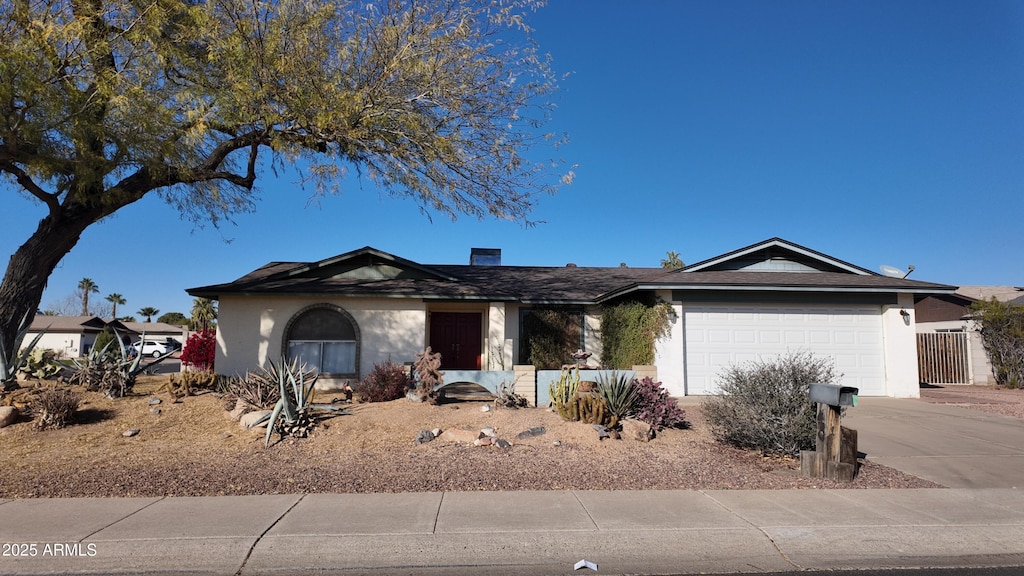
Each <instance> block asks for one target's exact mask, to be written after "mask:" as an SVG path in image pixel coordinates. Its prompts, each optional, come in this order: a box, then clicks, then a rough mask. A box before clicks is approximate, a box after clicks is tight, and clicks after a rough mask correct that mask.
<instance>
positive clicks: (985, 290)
mask: <svg viewBox="0 0 1024 576" xmlns="http://www.w3.org/2000/svg"><path fill="white" fill-rule="evenodd" d="M992 298H995V299H996V300H999V301H1000V302H1014V301H1016V300H1020V301H1022V302H1024V291H1022V289H1021V288H1018V287H1015V286H961V287H959V288H957V290H956V293H954V294H929V295H927V296H924V297H922V298H920V299H918V301H917V302H916V303H915V304H914V308H915V311H916V313H917V322H916V324H915V328H916V330H917V332H918V334H919V336H918V362H919V368H920V376H921V381H922V382H925V383H929V384H974V385H983V384H984V385H992V384H995V376H993V374H992V365H991V364H990V363H989V360H988V355H987V354H986V353H985V348H984V345H983V342H982V338H981V335H980V334H978V331H977V327H976V326H975V324H974V322H972V321H971V305H972V304H974V303H975V302H977V301H979V300H989V299H992Z"/></svg>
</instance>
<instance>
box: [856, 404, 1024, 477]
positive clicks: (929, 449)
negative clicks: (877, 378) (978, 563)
mask: <svg viewBox="0 0 1024 576" xmlns="http://www.w3.org/2000/svg"><path fill="white" fill-rule="evenodd" d="M843 425H844V426H846V427H848V428H854V429H856V430H857V433H858V448H859V450H860V451H861V452H863V453H865V454H867V459H868V460H871V461H872V462H877V463H879V464H883V465H885V466H889V467H891V468H896V469H897V470H902V471H903V472H907V473H908V474H913V475H914V476H917V477H919V478H924V479H926V480H931V481H932V482H936V483H938V484H942V485H943V486H948V487H950V488H1016V487H1024V420H1021V419H1019V418H1012V417H1008V416H999V415H995V414H987V413H985V412H979V411H976V410H970V409H967V408H960V407H957V406H949V405H944V404H930V403H928V402H925V401H922V400H916V399H895V398H861V399H860V405H859V406H857V407H855V408H850V409H849V410H848V411H847V414H846V417H844V418H843Z"/></svg>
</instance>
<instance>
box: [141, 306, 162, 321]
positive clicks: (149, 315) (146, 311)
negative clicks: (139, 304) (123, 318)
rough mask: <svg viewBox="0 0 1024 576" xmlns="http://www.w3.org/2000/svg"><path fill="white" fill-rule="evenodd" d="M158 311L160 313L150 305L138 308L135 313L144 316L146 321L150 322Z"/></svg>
mask: <svg viewBox="0 0 1024 576" xmlns="http://www.w3.org/2000/svg"><path fill="white" fill-rule="evenodd" d="M159 313H160V311H159V310H157V309H156V308H153V307H152V306H146V307H145V308H139V311H138V312H137V314H138V315H139V316H145V317H146V322H152V321H153V316H156V315H157V314H159Z"/></svg>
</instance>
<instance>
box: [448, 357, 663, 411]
mask: <svg viewBox="0 0 1024 576" xmlns="http://www.w3.org/2000/svg"><path fill="white" fill-rule="evenodd" d="M616 375H625V376H626V377H627V378H630V379H632V378H638V379H642V378H645V377H649V378H651V379H653V380H657V379H658V369H657V367H655V366H634V367H633V369H632V370H581V371H580V380H590V381H594V382H598V381H600V380H601V379H602V378H613V377H616ZM561 376H562V371H561V370H537V369H536V368H535V367H534V366H530V365H516V366H513V367H512V370H445V371H444V376H442V381H443V382H444V386H447V385H449V384H456V383H459V382H469V383H472V384H478V385H480V386H482V387H483V388H486V389H487V390H488V391H489V392H490V393H492V394H494V395H497V394H498V391H499V390H500V389H501V386H502V385H503V384H505V385H512V386H514V390H515V392H516V393H517V394H519V395H520V396H522V397H524V398H526V400H527V402H529V403H530V406H547V405H548V404H550V402H551V398H550V393H549V389H550V387H551V384H552V383H553V382H557V381H558V379H559V378H560V377H561ZM444 386H441V388H443V387H444Z"/></svg>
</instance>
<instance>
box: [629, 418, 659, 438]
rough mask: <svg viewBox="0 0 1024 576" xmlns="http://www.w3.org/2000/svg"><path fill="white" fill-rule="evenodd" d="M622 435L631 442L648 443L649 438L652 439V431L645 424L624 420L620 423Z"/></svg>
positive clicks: (639, 421) (633, 420)
mask: <svg viewBox="0 0 1024 576" xmlns="http://www.w3.org/2000/svg"><path fill="white" fill-rule="evenodd" d="M622 435H623V436H625V437H626V438H629V439H632V440H638V441H640V442H649V441H650V440H651V438H654V429H653V428H651V425H650V424H648V423H647V422H643V421H641V420H637V419H635V418H626V419H625V420H623V421H622Z"/></svg>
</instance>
